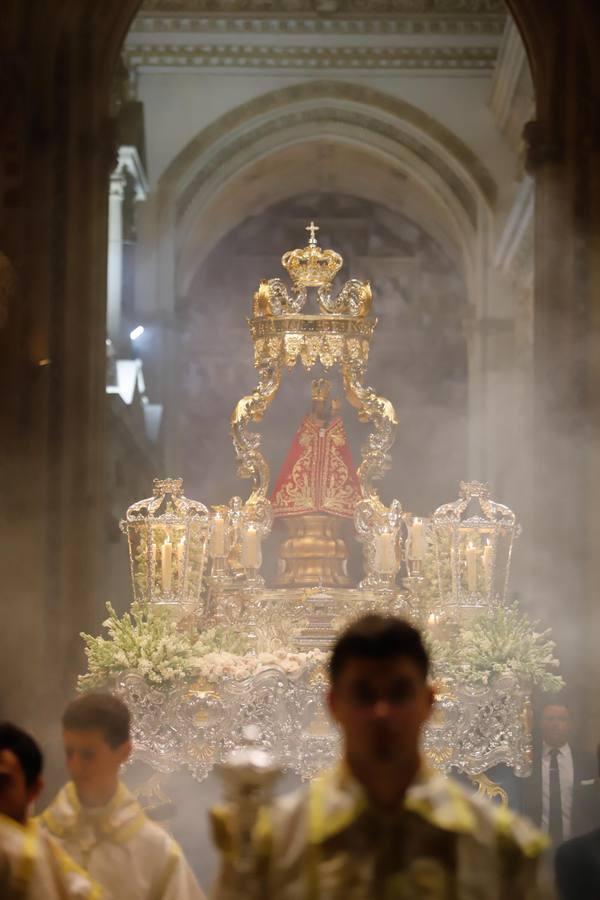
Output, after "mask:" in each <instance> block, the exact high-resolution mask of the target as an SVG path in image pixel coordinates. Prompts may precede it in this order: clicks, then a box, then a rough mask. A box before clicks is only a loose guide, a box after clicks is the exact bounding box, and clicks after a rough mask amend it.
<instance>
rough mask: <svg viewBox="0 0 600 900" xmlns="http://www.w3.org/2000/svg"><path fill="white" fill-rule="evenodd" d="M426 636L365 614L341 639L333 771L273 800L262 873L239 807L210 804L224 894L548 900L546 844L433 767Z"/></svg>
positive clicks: (275, 898) (261, 848)
mask: <svg viewBox="0 0 600 900" xmlns="http://www.w3.org/2000/svg"><path fill="white" fill-rule="evenodd" d="M428 672H429V659H428V655H427V651H426V649H425V647H424V645H423V641H422V639H421V635H420V634H419V632H418V631H417V630H416V629H415V628H413V627H412V626H411V625H409V624H408V623H407V622H404V621H402V620H400V619H396V618H392V617H384V616H380V615H369V616H365V617H363V618H362V619H360V620H358V621H357V622H355V623H354V624H353V625H351V626H350V627H349V628H348V629H347V630H346V631H345V632H344V633H343V634H342V635H341V636H340V637H339V639H338V640H337V641H336V643H335V646H334V648H333V652H332V655H331V658H330V663H329V675H330V690H329V697H328V702H329V709H330V712H331V715H332V716H333V718H334V720H335V721H336V722H337V723H338V725H339V726H340V729H341V731H342V737H343V759H342V760H341V761H340V763H339V765H338V766H337V768H336V769H335V770H333V771H332V772H330V773H329V774H327V775H325V776H323V777H321V778H318V779H316V780H315V781H313V782H311V784H310V785H309V786H308V788H302V789H300V790H299V791H297V792H296V793H294V794H291V795H288V796H285V797H282V798H278V799H276V800H275V801H274V802H273V804H272V805H270V806H269V808H265V809H264V810H263V811H262V812H261V814H260V816H259V818H258V820H257V823H256V828H255V830H254V846H253V847H252V848H251V849H252V859H253V866H254V868H253V870H252V871H248V869H246V868H245V863H246V859H245V858H244V860H243V864H241V865H238V864H237V860H238V859H239V857H238V856H236V854H237V849H238V844H237V842H236V823H237V821H239V820H238V819H237V817H236V816H237V814H236V809H235V808H233V807H222V808H220V809H216V810H214V811H213V825H214V835H215V840H216V842H217V845H218V846H219V848H220V850H221V852H222V868H221V874H220V878H219V881H218V884H217V886H216V891H215V898H217V900H238V898H240V900H241V898H243V897H252V898H258V897H260V898H261V900H262V898H267V897H268V898H269V900H297V898H304V897H311V898H313V900H317V898H331V897H339V898H344V900H345V898H350V897H357V898H358V897H360V898H361V900H364V898H372V900H383V898H407V900H408V898H410V900H419V898H435V900H450V898H452V900H467V898H468V900H472V898H474V897H477V898H478V900H498V898H500V897H502V898H508V897H512V898H514V900H517V898H519V900H540V898H542V897H546V896H549V895H551V891H550V890H548V889H546V888H545V887H544V886H543V884H542V882H543V873H542V859H543V850H544V848H545V847H546V845H547V839H546V838H545V837H544V836H543V835H542V834H541V833H540V832H538V831H537V830H536V829H535V828H534V827H533V826H531V825H530V824H529V823H528V822H526V821H525V820H523V819H520V818H519V817H518V816H516V815H514V814H512V813H511V812H509V811H508V810H506V809H498V808H497V807H494V806H492V805H491V804H488V803H486V802H485V801H483V800H481V799H480V798H477V797H475V796H474V795H472V794H471V793H468V792H467V791H465V790H463V788H461V787H460V786H459V785H458V784H457V783H456V782H454V781H452V780H451V779H448V778H445V777H443V776H442V775H440V774H439V773H437V772H434V771H432V770H431V769H429V768H428V766H427V765H426V763H425V761H424V760H423V758H422V756H421V752H420V736H421V729H422V727H423V725H424V724H425V723H426V721H427V720H428V718H429V716H430V714H431V709H432V705H433V693H432V689H431V687H430V685H429V683H428V680H427V679H428Z"/></svg>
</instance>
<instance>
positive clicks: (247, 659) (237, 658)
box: [196, 650, 328, 681]
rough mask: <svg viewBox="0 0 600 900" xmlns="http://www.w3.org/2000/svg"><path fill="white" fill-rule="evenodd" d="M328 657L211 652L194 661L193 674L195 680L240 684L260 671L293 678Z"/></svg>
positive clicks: (319, 654) (311, 653) (318, 653)
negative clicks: (277, 671) (279, 672)
mask: <svg viewBox="0 0 600 900" xmlns="http://www.w3.org/2000/svg"><path fill="white" fill-rule="evenodd" d="M327 658H328V654H327V653H324V652H323V651H322V650H310V651H308V652H306V653H293V652H286V651H285V650H277V651H275V652H273V653H258V654H256V655H254V654H245V655H243V656H241V655H239V654H236V653H228V652H226V651H220V652H211V653H207V654H205V655H204V656H201V657H199V658H198V659H197V660H196V674H197V675H198V677H199V678H205V679H207V680H208V681H215V680H218V679H221V678H231V679H234V680H240V681H241V680H242V679H244V678H250V677H251V676H252V675H256V674H257V673H258V672H261V671H262V670H263V669H269V668H272V667H275V668H279V669H281V670H282V671H283V672H285V673H286V674H287V675H294V674H296V673H297V672H300V671H301V670H302V669H304V668H305V667H307V666H312V665H319V664H322V663H324V662H325V661H326V660H327Z"/></svg>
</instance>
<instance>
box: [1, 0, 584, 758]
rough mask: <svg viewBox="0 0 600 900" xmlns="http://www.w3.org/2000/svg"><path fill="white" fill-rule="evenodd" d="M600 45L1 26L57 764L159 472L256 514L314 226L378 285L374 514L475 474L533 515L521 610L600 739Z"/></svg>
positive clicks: (24, 627) (354, 31) (11, 667)
mask: <svg viewBox="0 0 600 900" xmlns="http://www.w3.org/2000/svg"><path fill="white" fill-rule="evenodd" d="M599 46H600V7H599V6H598V4H597V3H596V2H595V0H506V2H504V0H364V2H362V0H360V2H359V0H280V2H277V3H275V2H271V0H143V2H141V3H140V2H139V0H103V2H102V3H94V2H92V0H30V2H28V3H27V4H23V3H22V2H19V0H4V4H3V27H2V29H1V32H0V48H1V56H0V72H1V78H0V107H1V109H2V113H3V114H2V130H1V134H0V347H1V352H0V397H1V401H0V423H1V424H0V427H1V433H2V441H1V442H0V460H1V464H0V498H1V501H2V502H1V505H0V537H1V546H2V559H3V561H4V565H3V581H4V588H3V591H2V596H3V601H2V607H3V609H2V622H3V626H2V630H1V634H0V642H1V645H2V648H1V651H0V654H1V657H2V660H3V666H2V671H3V690H2V703H1V707H2V715H3V716H6V717H15V718H18V719H19V720H20V721H23V722H25V723H27V724H29V725H30V726H31V727H32V728H33V727H35V728H36V729H37V730H38V731H39V732H40V733H42V734H45V735H47V736H48V740H49V742H50V743H51V744H52V742H53V741H54V742H56V740H57V737H56V735H54V731H55V723H56V721H57V717H58V716H59V714H60V710H61V708H62V706H63V704H64V702H65V700H66V699H68V698H69V697H70V696H71V695H72V693H73V691H74V686H75V679H76V676H77V674H78V673H80V672H81V671H82V669H83V667H84V655H83V645H82V642H81V639H80V633H81V632H92V633H96V632H98V630H99V628H100V625H101V622H102V620H103V618H104V617H105V603H106V601H107V600H110V602H111V603H112V604H113V605H114V606H115V608H116V609H117V610H120V611H122V610H124V609H125V608H126V607H127V606H128V604H129V601H130V587H129V569H128V559H127V552H126V549H125V545H124V542H123V537H122V535H121V534H120V531H119V521H120V520H121V519H122V517H123V514H124V512H125V510H126V509H127V507H128V506H130V504H132V503H133V502H134V501H135V500H137V499H139V498H140V497H145V496H147V495H148V494H149V493H150V492H151V485H152V479H153V478H154V477H155V476H159V477H167V476H175V475H177V476H181V477H183V479H184V484H185V488H186V493H187V494H188V495H189V496H193V497H197V498H199V499H201V500H202V501H203V502H204V503H205V504H207V505H211V504H217V503H218V502H220V501H221V500H222V498H223V497H231V496H233V495H234V494H239V493H241V492H242V491H243V490H245V487H244V486H242V488H240V485H239V479H238V478H237V476H236V470H235V465H234V458H233V451H232V449H231V441H230V437H229V428H230V426H229V414H230V410H231V409H232V408H233V407H234V405H235V403H236V401H237V399H238V397H239V396H240V395H241V394H242V393H244V392H245V391H247V390H251V388H252V385H253V384H254V373H253V364H252V349H251V345H250V341H249V337H248V329H247V322H246V319H247V318H248V316H250V314H251V304H252V293H253V291H254V289H255V285H257V284H258V282H259V281H260V280H261V279H263V278H266V277H270V276H271V275H272V274H273V273H274V272H277V271H278V268H279V260H280V258H281V254H282V253H283V252H284V251H286V250H288V249H290V248H293V247H301V246H303V244H304V243H306V233H305V228H306V226H307V223H309V222H311V221H314V222H316V223H317V224H318V226H319V242H320V244H321V246H323V247H332V248H334V249H335V250H337V251H338V252H339V253H341V254H342V256H343V257H344V260H345V265H346V271H347V273H348V275H347V277H350V276H352V277H357V278H364V279H368V280H369V281H370V282H371V284H372V286H373V292H374V309H375V312H376V315H377V317H378V318H379V320H380V324H379V328H378V335H377V342H376V343H374V345H373V347H372V350H371V358H370V363H369V379H370V380H371V381H372V382H373V383H374V384H376V385H377V386H378V387H379V388H381V391H382V393H383V394H385V396H390V397H392V398H393V401H394V404H395V408H396V410H397V412H398V419H399V426H398V434H397V438H396V444H395V449H394V465H393V466H392V468H391V469H390V472H389V475H388V476H387V481H386V486H385V488H384V489H383V491H384V493H385V494H386V495H389V497H392V496H393V497H400V498H401V499H402V503H403V506H404V508H405V509H406V510H411V511H413V512H415V513H417V514H418V513H422V512H424V511H426V510H432V509H434V508H435V507H437V506H439V505H440V504H442V503H443V502H444V501H446V500H447V499H449V498H450V497H453V496H454V495H455V492H456V486H457V485H458V483H459V481H460V480H461V479H464V478H468V479H475V480H478V481H481V482H487V483H488V484H490V485H491V487H492V490H493V494H494V496H495V497H496V498H498V499H500V500H501V501H502V502H503V503H506V504H508V506H510V507H511V508H512V509H513V510H515V511H517V513H518V518H519V521H520V522H521V524H522V526H523V535H522V537H521V538H520V542H519V552H518V555H516V556H515V560H514V571H515V576H514V577H515V581H518V584H519V594H520V598H521V600H522V602H523V603H524V604H525V606H526V607H527V609H528V610H530V611H531V614H532V615H533V616H534V618H538V619H541V620H542V621H543V623H544V626H552V628H553V632H554V638H555V640H556V642H557V646H558V650H559V655H560V658H561V661H562V671H563V674H564V677H565V680H566V681H567V684H568V685H569V690H570V693H571V696H572V698H573V700H572V702H573V708H574V709H576V710H577V719H578V722H579V723H580V729H581V732H582V739H583V740H587V741H588V742H589V743H590V745H591V744H593V742H594V741H596V740H597V738H598V736H599V735H600V694H599V693H598V690H597V684H598V680H599V676H600V668H599V665H600V664H599V657H598V653H597V651H596V644H597V634H598V628H599V626H600V618H599V617H600V613H599V609H600V606H599V604H598V583H599V579H600V554H599V553H598V551H597V547H598V542H599V541H600V522H599V520H598V515H597V510H598V503H599V502H600V477H599V476H600V407H599V405H598V399H597V398H598V391H599V389H600V366H599V363H598V360H599V359H600V345H599V341H600V116H599V110H600V54H599V53H598V47H599ZM296 375H297V373H296V372H292V373H290V375H289V376H288V377H286V380H285V383H283V384H282V387H281V391H280V395H279V396H278V398H277V401H276V402H275V403H274V404H273V407H272V409H271V410H269V414H268V416H266V417H265V421H264V424H263V427H262V431H263V438H264V441H263V449H264V453H265V456H266V457H267V458H268V459H269V463H270V465H271V467H272V471H273V472H274V473H276V472H278V471H279V470H280V468H281V466H282V465H283V463H284V459H285V456H286V452H287V450H288V448H289V445H290V443H291V441H292V439H293V436H294V433H295V431H296V429H297V427H298V425H299V424H300V422H301V420H302V418H303V416H305V415H306V414H307V413H308V412H309V411H310V405H311V391H310V381H306V379H304V381H302V380H301V379H299V378H298V377H296ZM332 390H333V391H334V393H336V394H337V395H339V396H340V397H341V395H342V393H343V390H342V387H341V386H340V385H339V384H337V383H336V382H335V379H332ZM342 417H343V421H344V425H345V427H346V431H347V435H348V442H349V445H350V447H351V450H352V453H353V456H354V458H355V459H358V458H359V456H360V446H361V441H362V440H363V437H364V433H363V430H362V427H361V425H360V423H359V422H358V421H357V420H356V417H355V416H354V415H353V414H350V413H348V411H347V410H346V411H344V410H342ZM597 566H598V568H597ZM271 576H272V577H274V570H273V571H272V572H271Z"/></svg>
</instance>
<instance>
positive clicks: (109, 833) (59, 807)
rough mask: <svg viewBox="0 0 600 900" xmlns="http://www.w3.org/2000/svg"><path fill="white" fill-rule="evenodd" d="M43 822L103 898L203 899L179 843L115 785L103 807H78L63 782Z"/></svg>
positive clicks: (72, 787) (69, 787) (72, 788)
mask: <svg viewBox="0 0 600 900" xmlns="http://www.w3.org/2000/svg"><path fill="white" fill-rule="evenodd" d="M41 821H42V823H43V825H44V826H45V827H46V828H47V829H48V831H49V832H50V833H51V834H52V835H53V836H54V837H55V838H56V839H58V840H59V841H60V843H61V845H62V846H63V847H64V849H65V850H66V851H67V853H69V854H70V855H71V856H72V857H73V859H75V860H76V862H78V863H79V864H80V865H81V866H83V867H84V868H85V869H86V870H87V871H88V872H89V873H90V875H91V876H92V878H94V880H95V881H97V882H98V884H100V885H101V886H102V888H103V889H104V891H105V896H106V898H107V900H203V898H204V895H203V893H202V891H201V890H200V888H199V886H198V883H197V881H196V879H195V877H194V874H193V872H192V870H191V869H190V867H189V865H188V864H187V862H186V859H185V857H184V855H183V853H182V851H181V849H180V847H179V845H178V844H177V843H176V842H175V841H174V840H173V839H172V838H171V837H170V835H168V834H167V832H166V831H165V830H164V829H163V828H161V827H160V825H157V824H156V823H155V822H152V821H150V819H148V818H147V817H146V815H145V814H144V812H143V810H142V808H141V806H140V805H139V803H138V802H137V800H136V799H135V797H133V795H132V794H131V793H130V792H129V791H128V790H127V788H126V787H125V785H123V784H119V787H118V790H117V792H116V794H115V796H114V797H113V799H112V800H111V801H110V803H108V804H107V806H104V807H102V808H100V809H96V808H87V807H84V806H82V805H81V803H80V802H79V799H78V797H77V791H76V789H75V785H74V784H73V783H72V782H69V784H67V785H66V786H65V787H64V788H63V789H62V790H61V791H60V792H59V794H58V796H57V797H56V799H55V800H54V802H53V803H52V804H51V805H50V806H49V807H48V808H47V809H46V811H45V812H44V813H43V814H42V816H41Z"/></svg>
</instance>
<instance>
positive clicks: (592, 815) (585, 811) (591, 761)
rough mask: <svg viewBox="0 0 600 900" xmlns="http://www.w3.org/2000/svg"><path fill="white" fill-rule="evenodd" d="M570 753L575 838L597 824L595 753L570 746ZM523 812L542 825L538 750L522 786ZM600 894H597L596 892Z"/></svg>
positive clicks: (599, 803) (599, 822) (599, 808)
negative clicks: (571, 758) (571, 760)
mask: <svg viewBox="0 0 600 900" xmlns="http://www.w3.org/2000/svg"><path fill="white" fill-rule="evenodd" d="M571 754H572V756H573V803H572V806H571V834H570V837H578V836H579V835H582V834H585V833H586V832H588V831H591V830H592V829H593V828H598V827H599V826H600V801H599V793H598V784H597V780H596V779H597V774H598V764H597V762H596V758H595V757H594V754H592V753H589V752H588V751H587V750H581V749H578V748H577V747H571ZM523 812H524V813H525V815H526V816H528V817H529V818H530V819H531V821H532V822H534V824H536V825H537V826H538V827H539V826H541V824H542V753H541V748H540V750H539V751H538V753H537V755H536V758H535V759H534V763H533V771H532V773H531V776H530V777H529V778H528V779H526V781H525V784H524V786H523ZM599 896H600V895H599Z"/></svg>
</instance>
